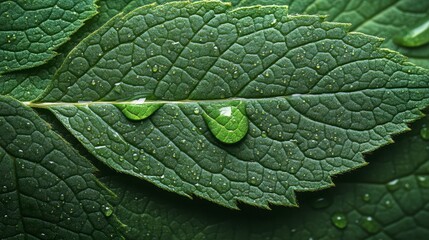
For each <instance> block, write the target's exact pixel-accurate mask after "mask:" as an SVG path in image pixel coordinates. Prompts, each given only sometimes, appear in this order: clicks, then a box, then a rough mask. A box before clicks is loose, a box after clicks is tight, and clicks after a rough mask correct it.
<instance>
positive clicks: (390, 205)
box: [384, 200, 392, 208]
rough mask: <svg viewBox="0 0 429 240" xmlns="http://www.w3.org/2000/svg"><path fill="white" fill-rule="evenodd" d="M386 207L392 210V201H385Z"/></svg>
mask: <svg viewBox="0 0 429 240" xmlns="http://www.w3.org/2000/svg"><path fill="white" fill-rule="evenodd" d="M384 206H386V207H387V208H391V207H392V201H390V200H386V201H384Z"/></svg>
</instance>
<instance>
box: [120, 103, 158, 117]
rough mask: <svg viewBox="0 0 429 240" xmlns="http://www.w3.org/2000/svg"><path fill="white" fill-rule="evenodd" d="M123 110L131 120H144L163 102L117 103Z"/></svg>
mask: <svg viewBox="0 0 429 240" xmlns="http://www.w3.org/2000/svg"><path fill="white" fill-rule="evenodd" d="M116 106H117V107H118V108H119V109H121V110H122V113H123V114H124V115H125V117H127V118H129V119H131V120H143V119H145V118H148V117H149V116H151V115H152V114H153V113H154V112H155V111H156V110H158V109H159V108H160V107H162V104H149V103H144V104H138V103H136V104H134V103H133V104H116Z"/></svg>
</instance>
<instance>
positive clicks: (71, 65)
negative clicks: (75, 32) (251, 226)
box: [30, 2, 429, 208]
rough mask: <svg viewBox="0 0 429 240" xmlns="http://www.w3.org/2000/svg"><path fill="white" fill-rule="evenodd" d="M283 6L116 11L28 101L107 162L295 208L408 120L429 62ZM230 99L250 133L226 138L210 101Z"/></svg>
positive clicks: (186, 189) (154, 177)
mask: <svg viewBox="0 0 429 240" xmlns="http://www.w3.org/2000/svg"><path fill="white" fill-rule="evenodd" d="M286 12H287V8H286V7H280V6H277V7H276V6H269V7H260V6H256V7H249V8H238V9H232V8H231V6H230V5H229V4H224V3H220V2H196V3H188V2H181V3H178V2H176V3H170V4H164V5H160V6H155V5H148V6H145V7H142V8H139V9H137V10H135V11H132V12H131V13H129V14H126V15H123V14H122V15H118V16H117V17H115V18H114V19H112V20H111V21H110V22H109V23H108V24H106V25H105V26H104V27H102V28H101V29H100V30H98V31H97V32H95V33H94V34H92V35H91V36H90V37H89V38H87V39H85V40H84V41H83V42H82V43H81V44H79V45H78V46H77V47H76V48H75V49H74V50H73V51H72V52H71V53H70V55H69V56H68V58H67V60H66V62H65V63H64V65H63V66H62V67H61V69H59V71H58V72H57V74H56V77H55V81H54V83H53V84H52V85H51V87H50V88H49V89H48V91H46V92H45V94H44V96H43V97H41V98H40V99H39V100H38V103H31V104H30V105H31V106H33V107H48V108H50V109H51V110H52V111H53V112H54V113H55V114H56V115H57V117H58V118H59V119H60V120H61V121H62V122H63V124H64V125H65V126H66V127H67V128H68V129H69V130H70V131H71V132H72V133H73V134H74V135H75V136H76V137H77V138H78V139H79V140H80V141H81V142H82V143H83V144H84V146H85V147H86V148H87V149H88V150H89V151H90V152H91V153H93V154H94V155H95V156H96V157H97V158H98V159H100V160H101V161H103V162H104V163H106V164H107V165H109V166H110V167H113V168H114V169H116V170H118V171H120V172H124V173H128V174H131V175H134V176H137V177H140V178H143V179H146V180H148V181H150V182H153V183H155V184H156V185H158V186H160V187H162V188H164V189H168V190H170V191H174V192H177V193H179V194H183V195H196V196H198V197H202V198H205V199H209V200H211V201H214V202H216V203H218V204H221V205H224V206H227V207H231V208H236V207H237V205H236V203H237V201H242V202H244V203H247V204H252V205H256V206H260V207H265V208H268V204H269V203H272V204H278V205H296V200H295V195H294V191H314V190H318V189H321V188H326V187H329V186H332V181H331V176H332V175H334V174H338V173H341V172H345V171H349V170H351V169H353V168H357V167H360V166H363V165H365V164H366V163H365V161H364V159H363V155H362V154H363V153H367V152H370V151H373V150H375V149H377V148H379V147H380V146H383V145H386V144H388V143H391V142H392V140H391V135H392V134H397V133H400V132H403V131H405V130H407V129H408V127H407V126H406V125H405V123H408V122H411V121H413V120H415V119H417V118H419V117H420V116H421V113H420V111H419V110H420V109H422V108H424V107H426V106H427V104H428V100H427V99H428V95H429V91H428V81H427V78H428V75H427V72H426V71H425V70H423V69H420V68H417V67H415V66H412V65H410V64H407V63H406V62H404V61H405V60H404V58H403V57H402V56H400V55H399V54H397V53H395V52H392V51H389V50H387V49H381V48H379V46H380V44H381V40H380V39H377V38H374V37H369V36H367V35H363V34H359V33H347V28H348V25H345V24H339V23H330V22H325V21H324V19H323V18H322V17H318V16H305V15H302V16H300V15H287V13H286ZM137 98H139V99H140V100H138V101H137V102H138V103H137V102H135V101H133V100H135V99H137ZM142 99H146V102H144V103H143V104H164V106H162V107H161V108H160V109H158V110H157V111H156V112H155V113H154V114H153V115H152V116H150V117H148V118H147V119H145V120H142V121H135V120H130V119H128V118H126V117H125V116H124V115H123V114H122V113H121V109H119V108H118V107H116V106H115V104H129V105H138V104H141V100H142ZM82 101H84V102H82ZM85 101H89V102H85ZM235 101H242V102H243V103H244V104H245V113H246V114H245V115H246V116H247V118H248V125H249V130H248V134H247V135H245V136H244V138H243V139H242V140H241V141H238V142H237V143H236V144H232V145H228V144H225V143H223V141H222V140H223V139H219V138H216V137H214V135H213V134H212V132H210V130H209V128H208V126H207V124H206V122H205V121H204V117H203V115H204V114H206V112H205V107H204V106H205V105H207V104H208V105H213V104H218V103H222V104H223V105H225V104H226V105H230V106H233V105H234V102H235ZM238 129H242V128H241V127H239V128H238ZM219 140H220V141H219Z"/></svg>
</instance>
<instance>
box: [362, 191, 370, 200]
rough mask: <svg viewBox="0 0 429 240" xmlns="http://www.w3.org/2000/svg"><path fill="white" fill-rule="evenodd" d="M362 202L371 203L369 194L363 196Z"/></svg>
mask: <svg viewBox="0 0 429 240" xmlns="http://www.w3.org/2000/svg"><path fill="white" fill-rule="evenodd" d="M362 200H363V201H365V202H369V201H370V200H371V196H370V195H369V193H365V194H364V195H363V196H362Z"/></svg>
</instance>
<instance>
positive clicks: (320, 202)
mask: <svg viewBox="0 0 429 240" xmlns="http://www.w3.org/2000/svg"><path fill="white" fill-rule="evenodd" d="M331 204H332V200H331V199H330V198H325V197H321V198H317V199H315V200H314V201H313V202H312V203H311V206H312V207H313V208H315V209H322V208H327V207H329V206H330V205H331Z"/></svg>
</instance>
